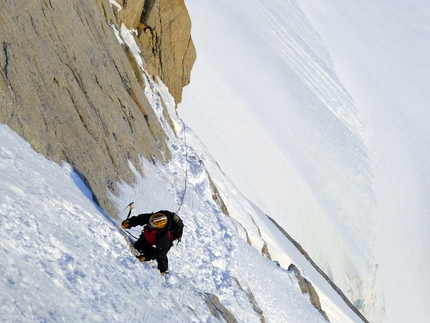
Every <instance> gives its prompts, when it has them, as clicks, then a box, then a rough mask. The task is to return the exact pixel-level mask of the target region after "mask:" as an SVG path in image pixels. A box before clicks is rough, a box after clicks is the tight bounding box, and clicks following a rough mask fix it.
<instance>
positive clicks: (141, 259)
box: [137, 256, 146, 262]
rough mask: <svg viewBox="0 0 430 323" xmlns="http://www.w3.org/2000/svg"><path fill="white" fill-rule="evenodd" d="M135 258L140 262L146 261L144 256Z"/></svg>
mask: <svg viewBox="0 0 430 323" xmlns="http://www.w3.org/2000/svg"><path fill="white" fill-rule="evenodd" d="M137 258H139V261H140V262H143V261H145V259H146V258H145V256H139V257H137Z"/></svg>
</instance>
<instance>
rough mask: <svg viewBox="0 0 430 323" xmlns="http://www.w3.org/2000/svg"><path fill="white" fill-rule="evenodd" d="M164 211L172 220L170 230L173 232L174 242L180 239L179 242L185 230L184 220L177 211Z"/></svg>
mask: <svg viewBox="0 0 430 323" xmlns="http://www.w3.org/2000/svg"><path fill="white" fill-rule="evenodd" d="M163 213H164V214H166V215H167V216H168V217H169V220H170V221H169V222H170V225H169V228H168V230H169V231H170V233H171V234H172V238H171V239H172V242H173V241H175V240H178V243H177V244H179V242H180V241H181V239H182V232H183V231H184V222H183V221H182V219H181V218H180V217H179V215H177V214H176V213H173V212H170V211H163Z"/></svg>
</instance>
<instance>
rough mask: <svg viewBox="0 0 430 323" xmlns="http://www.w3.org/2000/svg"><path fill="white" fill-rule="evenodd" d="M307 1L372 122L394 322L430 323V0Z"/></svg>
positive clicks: (382, 257) (380, 245)
mask: <svg viewBox="0 0 430 323" xmlns="http://www.w3.org/2000/svg"><path fill="white" fill-rule="evenodd" d="M301 4H302V5H303V9H304V10H305V12H306V13H307V14H308V16H309V19H311V21H312V22H313V24H314V26H315V28H316V29H317V30H318V32H319V33H320V35H321V37H322V38H323V39H324V42H325V43H326V44H327V46H328V47H329V49H330V53H331V55H332V57H333V60H334V62H335V64H336V70H337V71H338V74H339V76H340V78H341V79H342V82H343V83H344V84H345V86H346V87H347V88H348V91H349V92H350V93H351V95H352V96H353V98H354V101H355V102H356V105H357V108H358V110H359V112H360V115H361V116H362V120H363V122H364V123H365V125H366V128H367V132H368V135H367V136H366V137H367V138H368V139H367V146H368V149H369V156H370V159H371V161H372V168H373V170H374V185H375V190H376V194H377V198H378V214H379V227H378V234H377V244H376V251H377V261H378V263H379V264H380V270H381V274H382V278H383V281H384V291H385V302H386V322H389V323H391V322H429V321H430V308H429V306H428V304H429V300H430V275H429V274H428V269H429V265H430V244H429V237H430V217H429V212H430V202H429V201H430V200H429V198H428V191H429V183H430V167H429V163H428V160H429V156H430V145H429V142H430V127H429V120H430V110H429V102H430V92H429V90H428V89H429V88H430V78H429V74H430V60H429V57H430V29H429V21H430V2H428V1H416V0H412V1H396V2H394V3H393V2H392V1H378V2H374V1H362V2H359V3H358V2H355V1H328V2H327V1H325V2H324V3H321V2H319V3H316V2H314V1H303V2H302V3H301Z"/></svg>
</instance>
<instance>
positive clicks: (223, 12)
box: [179, 0, 384, 322]
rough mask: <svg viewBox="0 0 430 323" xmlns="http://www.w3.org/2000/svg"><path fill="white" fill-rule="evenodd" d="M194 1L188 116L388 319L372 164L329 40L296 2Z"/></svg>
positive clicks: (234, 172)
mask: <svg viewBox="0 0 430 323" xmlns="http://www.w3.org/2000/svg"><path fill="white" fill-rule="evenodd" d="M186 3H187V7H188V8H189V11H190V15H191V19H192V22H193V29H192V35H193V40H194V43H195V45H196V48H197V52H198V58H197V61H196V64H195V67H194V69H193V73H192V81H191V85H190V86H188V87H186V88H185V93H184V100H183V103H181V104H180V106H179V112H180V114H181V115H182V116H183V118H184V120H186V122H187V123H188V124H190V125H191V127H192V128H193V129H194V130H195V131H196V133H197V135H198V136H199V137H200V138H201V139H202V141H203V142H204V143H205V144H206V145H207V146H208V147H209V150H210V151H211V153H212V154H213V155H214V157H215V159H216V160H217V161H218V162H219V163H220V165H221V168H222V169H223V170H224V171H225V172H226V174H227V175H228V176H229V177H230V178H231V179H232V181H233V182H234V183H235V184H236V185H237V186H238V188H239V189H240V191H241V192H243V193H244V195H245V196H247V197H248V198H249V199H250V200H251V201H253V202H254V203H255V204H256V205H257V206H258V207H260V208H261V209H262V210H263V211H264V212H266V213H267V214H268V215H269V216H270V217H272V218H274V219H275V220H276V221H277V222H278V223H279V224H280V225H281V226H282V227H283V228H285V230H286V231H287V232H289V233H290V234H291V235H292V236H293V237H294V238H295V239H296V240H298V241H299V243H300V244H301V245H302V246H303V247H304V249H305V250H306V251H307V252H308V253H309V254H310V255H311V257H312V258H313V259H314V260H315V261H316V262H317V263H318V265H319V266H321V267H322V269H323V270H324V271H325V272H326V273H327V274H328V275H329V276H330V277H331V278H332V279H333V280H334V281H335V283H336V284H337V285H338V286H339V287H340V288H341V289H342V290H343V291H344V292H345V293H346V294H347V296H348V297H349V298H350V299H351V301H352V302H353V303H354V304H355V306H356V307H357V308H358V309H360V310H361V311H362V312H363V313H364V314H365V316H366V317H368V318H369V319H370V320H371V321H376V322H377V321H380V320H381V317H382V315H383V310H384V309H383V306H384V304H383V302H384V301H383V295H382V290H381V288H380V286H379V274H378V269H377V268H378V267H377V264H376V262H375V239H376V229H377V227H376V226H377V213H376V208H377V199H376V195H375V192H374V183H373V175H372V170H371V162H370V160H369V156H368V148H367V147H366V145H365V142H364V137H363V135H364V129H363V125H362V123H361V120H360V116H359V114H358V112H357V108H356V106H355V103H354V101H353V99H352V97H351V95H350V94H349V93H348V91H347V90H346V89H345V87H344V85H343V84H342V83H341V81H340V80H339V78H338V76H337V73H336V71H335V68H334V66H333V63H332V61H331V58H330V53H329V51H328V48H327V46H326V45H325V44H324V42H323V41H322V39H321V38H320V36H319V35H318V34H317V33H316V32H315V30H314V28H313V26H312V25H311V24H310V22H309V21H308V19H307V17H306V16H305V15H304V13H303V12H302V10H301V9H300V7H299V6H298V4H297V3H296V2H295V1H278V0H268V1H264V2H262V1H256V0H251V1H248V0H247V1H245V0H237V1H223V0H220V1H204V2H201V1H194V0H188V1H186ZM208 22H210V23H208Z"/></svg>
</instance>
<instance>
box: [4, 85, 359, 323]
mask: <svg viewBox="0 0 430 323" xmlns="http://www.w3.org/2000/svg"><path fill="white" fill-rule="evenodd" d="M153 86H155V84H154V85H153ZM160 89H161V91H163V87H160ZM164 89H165V88H164ZM148 94H150V93H148ZM165 94H166V93H165ZM166 96H167V94H166ZM151 100H152V102H153V103H154V105H155V106H156V108H157V107H158V108H159V109H162V108H161V104H159V103H160V99H159V97H157V96H155V95H153V94H152V96H151ZM170 102H172V99H171V98H170ZM173 109H174V108H173V102H172V104H170V110H171V111H173ZM159 112H161V113H160V114H159V116H160V119H161V120H162V122H163V123H164V125H165V126H166V130H167V131H169V130H168V129H169V128H168V125H167V120H165V119H164V116H165V114H163V113H162V111H161V110H159ZM172 117H173V118H174V123H175V124H176V127H175V128H176V131H177V132H178V133H179V139H175V137H174V135H173V134H172V133H171V135H172V138H173V139H172V140H171V141H170V146H171V149H172V153H173V159H172V161H171V162H169V163H168V164H159V163H155V164H152V163H150V162H148V161H144V160H142V167H143V171H144V176H141V175H139V173H138V172H136V178H137V182H136V184H135V185H133V186H129V185H126V184H124V183H122V184H121V185H120V186H121V191H122V194H121V195H120V196H119V197H112V198H113V200H114V201H115V203H117V205H118V207H121V208H123V207H124V206H125V205H127V204H128V203H129V202H130V201H135V207H136V213H138V212H140V211H141V212H148V211H155V210H158V209H161V208H171V209H173V210H176V209H177V208H178V205H179V204H180V202H181V201H182V200H183V201H184V203H183V204H182V206H181V209H180V215H181V216H182V218H183V219H184V221H185V224H186V227H185V234H184V237H183V240H182V242H181V243H180V244H179V245H178V246H175V247H173V248H172V250H171V252H170V253H169V256H170V257H169V258H170V270H169V273H168V274H167V275H166V276H165V278H163V277H162V276H161V275H160V274H159V272H158V270H157V269H156V264H155V263H144V264H142V263H140V262H139V261H138V260H137V259H136V258H135V257H134V256H132V254H131V252H130V250H129V247H128V243H127V241H128V239H127V237H126V236H125V234H124V233H123V231H122V230H121V229H119V228H118V226H117V225H118V224H117V223H115V222H114V221H112V220H111V219H109V218H108V217H107V216H106V215H105V214H103V212H102V211H101V210H100V209H99V208H97V207H96V206H95V204H94V203H93V202H92V200H91V194H90V192H89V191H88V190H87V188H86V187H85V186H84V184H83V183H82V182H81V180H80V179H79V178H78V176H77V175H76V174H75V173H74V172H73V170H72V169H71V167H70V166H69V165H67V164H64V165H62V166H59V165H57V164H55V163H54V162H52V161H50V160H47V159H45V158H44V157H43V156H41V155H39V154H37V153H36V152H34V151H33V150H32V149H31V147H30V146H29V144H28V143H26V142H25V141H23V140H22V139H21V138H19V137H18V136H17V135H16V134H15V133H14V132H13V131H12V130H10V129H9V128H8V127H7V126H5V125H2V124H0V137H1V138H2V140H1V142H0V181H1V183H2V184H1V186H0V206H1V207H0V221H1V222H0V227H1V231H2V235H1V237H0V256H1V258H2V262H1V264H0V272H1V275H0V277H1V278H0V286H1V293H0V304H1V305H0V319H1V320H2V321H6V322H41V321H43V322H59V321H61V322H63V321H68V322H124V321H137V322H168V321H170V322H218V321H223V320H224V319H228V317H229V315H230V318H231V317H232V316H231V315H233V316H234V318H235V319H236V320H237V321H239V322H260V320H261V318H262V317H264V319H265V320H266V322H326V321H325V320H324V318H323V317H322V316H321V315H320V314H319V313H318V311H317V310H316V309H315V308H314V307H313V306H312V305H311V304H310V302H309V299H308V298H307V296H306V295H303V294H302V293H301V292H300V288H299V286H298V284H297V281H296V279H295V276H294V274H293V273H291V272H288V271H286V270H285V269H283V268H281V267H279V266H278V265H277V264H276V263H275V262H273V261H270V260H269V259H267V258H266V257H264V256H262V255H261V253H259V252H258V251H257V250H256V249H255V248H261V246H262V245H263V243H264V240H263V239H267V240H266V243H267V244H268V246H269V251H270V252H272V251H273V253H272V257H274V258H275V259H276V258H278V259H279V262H280V263H281V264H283V265H284V266H288V265H289V263H290V262H291V259H295V260H297V263H298V264H299V267H301V269H302V270H303V271H304V272H305V273H308V274H309V275H308V276H310V277H312V276H314V277H315V283H314V285H315V287H316V288H317V290H318V291H319V293H320V297H321V301H322V303H323V309H324V310H325V311H326V313H327V314H328V315H329V317H330V319H331V321H332V322H339V323H340V322H360V320H359V319H358V318H356V317H355V315H354V314H353V313H352V312H351V311H350V310H349V309H348V308H347V307H346V306H345V305H344V304H343V303H342V301H341V300H340V298H339V297H338V296H337V295H336V294H334V293H333V291H332V290H331V288H330V287H328V286H327V284H326V283H325V282H324V281H323V280H321V278H319V277H318V275H317V274H316V273H315V271H314V270H313V269H312V268H310V266H309V265H308V264H307V263H306V261H305V260H304V259H303V257H302V256H301V255H300V253H299V252H298V251H297V250H295V248H294V247H292V245H291V244H289V243H288V241H287V240H286V239H285V237H283V236H282V234H280V233H279V231H278V230H277V229H275V228H274V226H273V224H271V222H270V221H268V220H267V218H266V217H265V215H264V214H263V213H262V212H261V211H258V209H256V208H255V207H254V206H252V205H251V204H250V203H249V202H248V201H247V200H246V199H245V198H244V197H243V196H242V195H241V194H240V193H239V192H237V191H236V190H235V188H234V186H233V185H232V184H231V183H230V181H229V180H228V179H227V178H226V177H225V175H224V174H223V173H222V172H221V171H220V170H219V168H218V167H217V165H216V163H215V161H214V160H213V159H212V158H211V157H210V155H208V154H207V151H206V149H205V148H204V146H203V145H202V144H201V143H200V141H199V140H198V139H197V138H196V137H195V136H194V134H193V133H192V132H191V131H190V130H189V129H188V130H187V131H186V134H185V128H183V125H180V120H179V119H177V118H175V116H172ZM170 131H171V130H170ZM185 138H186V139H187V140H188V141H189V146H188V147H185V146H184V140H185ZM193 146H194V147H195V148H193ZM195 149H198V151H196V150H195ZM186 160H188V162H186ZM204 166H206V168H205V167H204ZM186 167H189V168H188V172H185V169H186ZM208 171H210V173H211V176H213V178H214V180H215V181H216V182H217V184H219V186H220V188H221V190H222V193H223V195H224V193H226V192H229V193H227V194H226V195H224V196H225V199H226V204H227V205H228V207H229V209H230V212H231V213H233V214H234V216H235V217H238V218H239V220H240V218H242V219H245V220H244V225H245V226H242V225H241V224H240V222H239V221H238V220H235V219H234V218H232V217H229V216H227V215H225V214H223V213H222V212H221V211H220V209H219V206H218V205H217V204H216V203H214V201H213V200H212V195H213V191H212V189H211V183H210V181H209V177H208ZM185 175H187V184H186V186H185V177H184V176H185ZM185 187H186V189H185ZM184 194H185V195H184ZM125 213H126V212H124V216H125ZM136 213H135V214H136ZM250 215H253V216H254V220H251V218H250ZM120 220H121V219H118V222H119V221H120ZM257 225H258V226H259V227H257ZM245 227H246V229H247V230H248V235H247V234H246V232H245V229H244V228H245ZM131 231H132V233H133V234H135V235H138V234H139V230H136V229H133V230H131ZM247 238H248V239H249V241H250V243H252V244H253V245H254V247H255V248H253V247H251V246H250V245H248V244H247V242H246V239H247ZM288 250H289V251H288ZM286 252H289V253H290V254H291V259H290V256H289V255H287V254H286ZM300 263H302V266H300ZM218 301H219V302H220V303H218ZM220 304H222V305H220Z"/></svg>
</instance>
